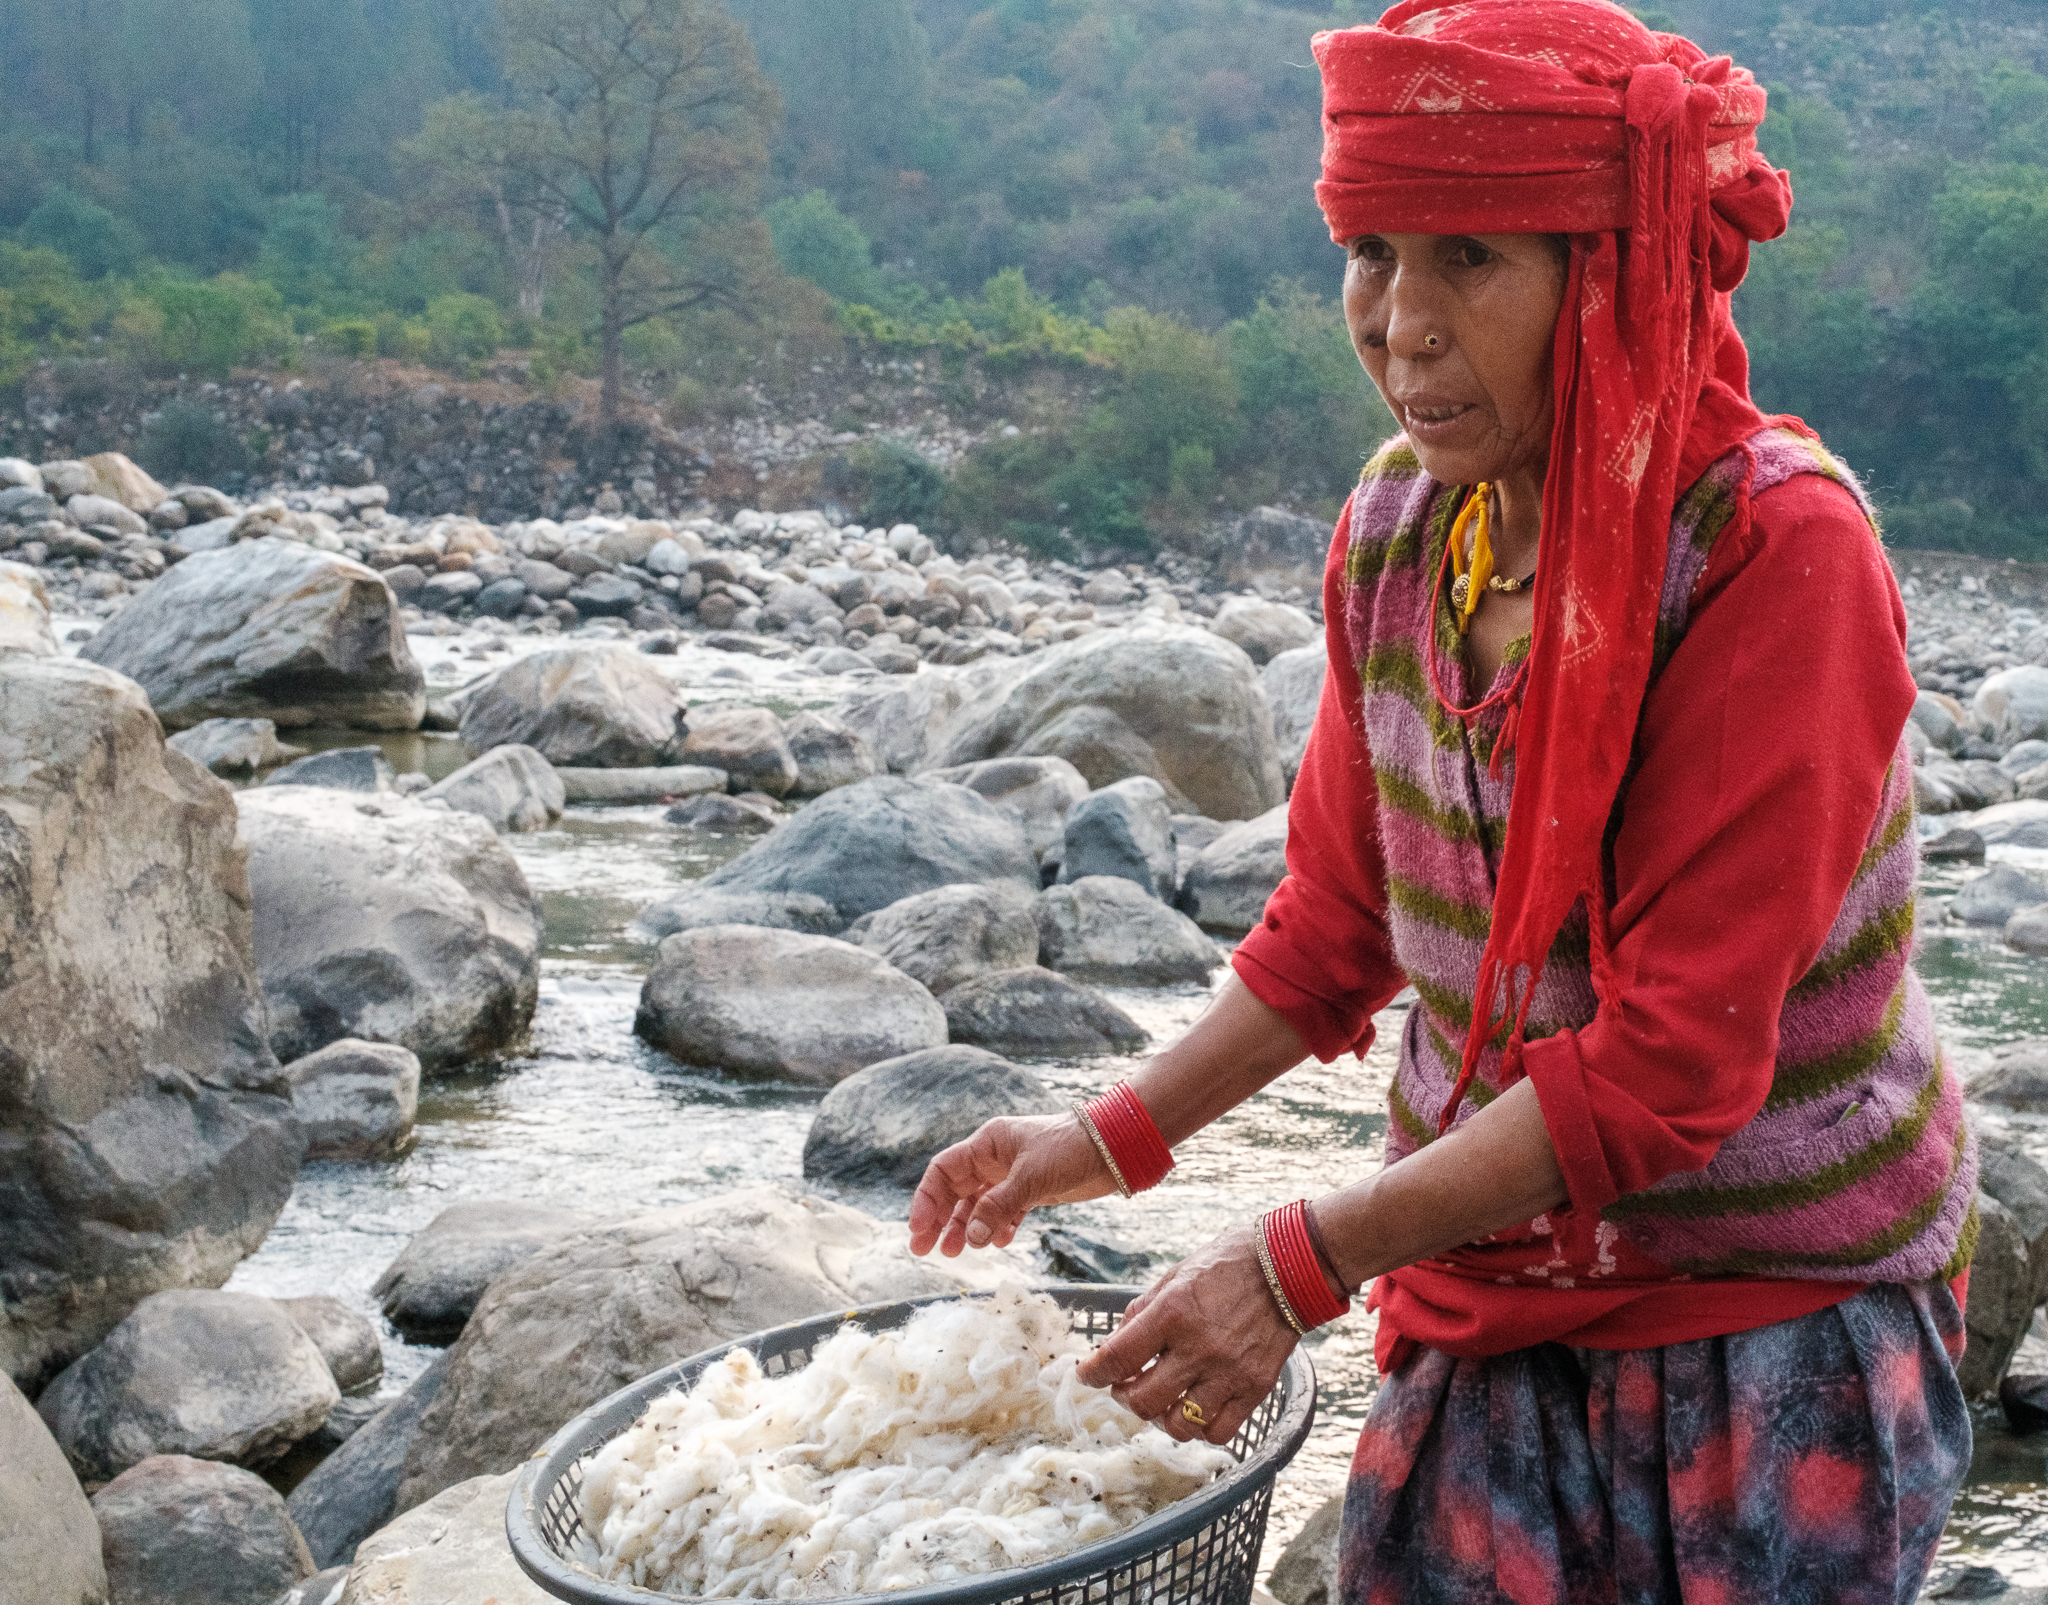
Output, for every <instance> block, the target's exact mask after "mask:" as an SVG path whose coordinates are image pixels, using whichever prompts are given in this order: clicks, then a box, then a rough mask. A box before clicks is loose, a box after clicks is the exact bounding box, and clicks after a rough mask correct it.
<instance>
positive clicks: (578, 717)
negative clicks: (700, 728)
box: [462, 646, 685, 769]
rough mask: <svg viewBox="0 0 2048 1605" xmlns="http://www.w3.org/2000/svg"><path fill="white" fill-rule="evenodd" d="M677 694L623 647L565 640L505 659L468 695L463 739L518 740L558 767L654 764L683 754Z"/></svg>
mask: <svg viewBox="0 0 2048 1605" xmlns="http://www.w3.org/2000/svg"><path fill="white" fill-rule="evenodd" d="M684 732H685V725H684V718H683V700H682V696H681V694H680V693H679V692H678V691H677V690H676V688H675V687H674V686H673V685H672V684H670V682H669V681H668V680H666V679H665V678H663V676H662V674H661V672H660V671H659V670H658V669H656V668H655V667H654V666H653V665H652V664H651V663H650V662H649V661H648V660H647V659H646V658H645V657H644V656H642V655H641V654H640V653H638V652H635V651H633V650H631V649H630V648H627V647H620V646H563V647H553V648H550V649H549V650H547V651H544V652H535V653H533V654H532V655H531V656H528V657H524V658H521V659H519V660H518V661H517V662H515V663H510V664H507V665H506V666H505V667H504V668H502V669H500V670H499V671H498V672H497V673H496V674H493V675H492V676H491V677H490V678H489V679H487V680H485V681H484V682H483V683H482V684H481V685H479V686H477V687H476V688H475V689H474V690H473V691H471V692H469V693H468V694H467V697H466V699H465V701H464V702H463V706H462V743H463V745H464V746H466V747H467V748H469V750H470V751H471V752H478V753H481V752H488V751H489V750H490V749H491V748H493V747H502V746H504V745H506V744H507V743H509V742H518V743H519V744H521V745H522V746H528V747H531V748H533V749H534V750H535V751H536V752H538V753H539V754H540V755H541V756H542V757H543V758H545V759H547V761H548V762H549V763H551V764H554V765H556V766H558V767H572V768H574V767H589V768H599V769H635V768H653V767H660V766H663V765H669V764H675V763H678V762H680V761H681V756H682V750H683V740H684Z"/></svg>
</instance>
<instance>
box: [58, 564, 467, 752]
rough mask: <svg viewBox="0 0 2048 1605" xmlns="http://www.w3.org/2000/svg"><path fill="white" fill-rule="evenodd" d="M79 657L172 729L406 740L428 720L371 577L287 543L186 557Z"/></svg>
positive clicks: (376, 579) (381, 591)
mask: <svg viewBox="0 0 2048 1605" xmlns="http://www.w3.org/2000/svg"><path fill="white" fill-rule="evenodd" d="M79 655H80V656H81V657H85V658H89V659H91V660H92V661H93V662H95V663H104V664H105V665H106V666H107V667H108V668H110V669H118V670H119V671H120V672H121V673H123V674H125V675H127V676H128V678H129V679H131V680H134V681H137V682H138V683H140V685H141V686H142V688H143V690H144V691H145V692H147V693H148V694H149V700H150V705H151V706H152V707H154V708H155V709H156V711H157V716H158V717H159V718H161V719H162V720H163V722H164V724H165V725H166V726H168V727H169V728H171V729H174V730H182V729H185V728H186V727H187V726H189V725H195V724H198V723H199V722H200V721H201V720H204V719H221V718H227V719H268V720H270V721H271V722H272V723H274V724H276V725H277V726H278V727H279V728H281V729H288V728H296V727H298V726H302V725H312V724H329V725H332V724H338V725H349V726H352V727H354V728H356V729H359V730H417V729H418V728H419V725H420V720H421V719H422V718H423V717H424V716H425V715H426V711H427V697H426V681H425V678H424V677H423V676H422V675H421V673H420V666H419V665H418V664H417V663H415V662H414V661H413V656H412V652H411V650H410V649H409V648H408V647H407V646H406V644H405V630H404V627H403V625H402V624H401V622H400V620H399V616H398V601H397V599H396V598H395V597H394V596H392V594H391V588H390V587H389V586H388V585H386V584H385V583H384V579H383V576H381V575H379V574H378V573H376V572H375V571H374V570H372V569H368V568H365V567H364V566H363V565H362V564H360V563H357V562H353V561H351V560H350V559H348V558H346V557H338V556H336V555H335V554H333V553H332V552H322V551H316V550H315V549H314V548H312V547H310V546H303V545H301V544H299V543H298V542H297V541H286V540H277V539H274V538H265V539H263V540H255V541H244V542H243V543H241V544H240V545H238V546H230V547H225V548H223V549H222V550H220V551H217V552H199V553H196V554H194V555H193V556H191V557H188V558H187V559H185V561H184V562H182V563H180V564H179V565H178V566H177V567H176V568H173V569H171V570H169V571H168V572H167V573H166V574H165V575H164V576H163V578H162V579H159V580H157V581H156V582H155V583H154V584H152V585H151V586H150V587H149V589H148V590H146V591H143V592H142V593H141V594H140V595H138V596H135V597H134V598H132V599H131V600H130V601H129V602H128V604H127V605H126V606H125V607H123V608H122V609H121V611H120V612H118V613H116V614H115V615H114V617H113V618H112V619H111V620H110V621H109V622H108V624H107V626H106V628H105V629H103V630H101V631H100V632H99V634H98V635H95V636H94V637H93V638H92V639H91V640H90V641H88V642H87V643H86V644H85V646H84V647H83V648H82V649H81V650H80V654H79Z"/></svg>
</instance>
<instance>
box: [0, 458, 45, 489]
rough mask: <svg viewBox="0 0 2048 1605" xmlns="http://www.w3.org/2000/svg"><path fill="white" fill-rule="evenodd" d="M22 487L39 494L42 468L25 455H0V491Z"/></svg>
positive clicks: (41, 483)
mask: <svg viewBox="0 0 2048 1605" xmlns="http://www.w3.org/2000/svg"><path fill="white" fill-rule="evenodd" d="M24 487H25V488H27V489H29V490H32V491H35V492H37V493H39V494H40V493H41V491H42V488H43V475H42V470H41V469H39V468H37V467H36V465H35V464H34V463H32V462H30V461H28V459H27V458H25V457H0V493H4V492H5V491H8V490H15V489H19V488H24Z"/></svg>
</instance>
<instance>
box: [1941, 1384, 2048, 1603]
mask: <svg viewBox="0 0 2048 1605" xmlns="http://www.w3.org/2000/svg"><path fill="white" fill-rule="evenodd" d="M1998 1407H1999V1408H2000V1409H2001V1410H2003V1411H2004V1412H2005V1419H2006V1423H2007V1425H2009V1426H2010V1427H2011V1428H2012V1430H2013V1431H2014V1432H2017V1433H2020V1434H2022V1435H2026V1434H2031V1433H2036V1432H2039V1431H2041V1430H2042V1428H2044V1427H2048V1376H2043V1375H2042V1374H2041V1373H2040V1372H2038V1371H2032V1372H2020V1371H2008V1372H2006V1374H2005V1377H2004V1380H2003V1381H2001V1382H2000V1383H1999V1384H1998ZM1930 1597H1933V1596H1930ZM1951 1597H1953V1596H1951Z"/></svg>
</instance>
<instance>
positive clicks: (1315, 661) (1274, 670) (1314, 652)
mask: <svg viewBox="0 0 2048 1605" xmlns="http://www.w3.org/2000/svg"><path fill="white" fill-rule="evenodd" d="M1329 672H1330V651H1329V644H1328V643H1327V642H1326V641H1322V640H1317V641H1314V642H1312V643H1310V644H1309V645H1308V646H1300V647H1296V648H1294V650H1293V651H1291V652H1282V653H1279V654H1278V655H1276V656H1275V657H1274V658H1273V659H1272V661H1270V662H1269V663H1267V665H1266V666H1265V668H1263V669H1261V670H1260V671H1259V685H1260V687H1261V688H1262V689H1263V690H1264V691H1265V693H1266V701H1267V702H1268V703H1270V704H1271V705H1272V709H1273V740H1274V741H1275V742H1276V743H1277V744H1278V746H1279V749H1280V768H1281V771H1282V773H1284V774H1285V775H1286V777H1287V784H1288V785H1289V786H1290V787H1291V786H1292V785H1293V784H1294V777H1295V776H1296V775H1298V774H1299V773H1300V772H1301V759H1302V754H1303V753H1304V752H1306V751H1307V749H1308V733H1309V731H1311V730H1312V729H1314V728H1315V722H1316V710H1317V708H1318V707H1320V706H1321V704H1322V698H1323V682H1324V680H1326V679H1327V678H1328V677H1329Z"/></svg>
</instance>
